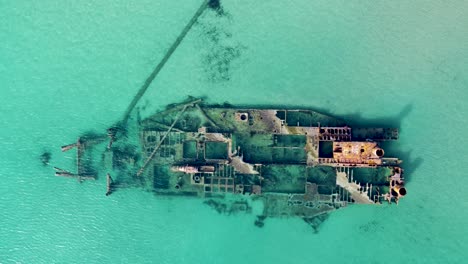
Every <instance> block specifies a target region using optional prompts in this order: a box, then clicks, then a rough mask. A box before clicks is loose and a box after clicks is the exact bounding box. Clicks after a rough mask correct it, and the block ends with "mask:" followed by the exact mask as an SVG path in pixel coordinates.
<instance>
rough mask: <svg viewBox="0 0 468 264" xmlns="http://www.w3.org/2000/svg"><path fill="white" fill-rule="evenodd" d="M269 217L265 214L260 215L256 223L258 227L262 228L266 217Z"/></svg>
mask: <svg viewBox="0 0 468 264" xmlns="http://www.w3.org/2000/svg"><path fill="white" fill-rule="evenodd" d="M266 218H267V217H266V216H264V215H258V216H257V219H256V220H255V222H254V224H255V226H256V227H259V228H262V227H263V226H264V225H265V219H266Z"/></svg>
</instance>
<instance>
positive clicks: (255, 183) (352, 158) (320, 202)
mask: <svg viewBox="0 0 468 264" xmlns="http://www.w3.org/2000/svg"><path fill="white" fill-rule="evenodd" d="M210 10H211V11H215V12H217V15H218V16H220V15H222V14H223V10H222V7H221V5H220V3H219V1H216V0H204V1H203V2H202V4H201V5H200V7H199V8H198V10H197V11H196V13H195V14H194V15H193V17H192V18H191V19H190V20H189V22H188V24H187V25H186V26H185V27H184V28H183V30H182V31H181V33H180V34H179V36H178V37H177V38H176V39H175V41H174V42H173V44H172V45H171V46H170V47H169V48H168V51H167V53H165V55H164V56H163V57H162V59H161V61H160V62H159V63H158V64H157V65H156V66H155V68H154V69H153V71H152V72H151V74H150V75H149V76H148V78H147V79H146V81H145V82H144V84H143V85H142V87H141V88H140V89H139V90H138V92H137V94H136V96H135V97H134V98H133V100H132V101H131V103H130V104H129V106H128V108H127V109H126V112H125V114H124V117H123V118H122V120H121V121H119V122H117V123H116V124H115V125H114V126H112V127H111V128H109V129H108V130H107V133H103V134H96V133H87V134H85V135H82V136H80V137H79V138H78V139H77V141H76V142H75V143H72V144H69V145H66V146H63V147H62V151H64V152H65V151H69V150H71V149H76V158H75V160H76V171H74V172H73V171H72V170H66V169H61V168H58V167H54V168H55V170H56V172H55V175H56V176H63V177H73V178H77V179H78V180H79V181H80V182H83V181H85V180H95V179H97V177H98V175H101V176H104V175H105V177H106V184H105V185H106V191H105V194H106V195H110V194H112V193H113V192H115V191H117V190H119V189H121V188H135V187H137V188H142V189H144V190H148V191H151V192H154V193H155V194H157V195H178V196H183V197H189V196H195V197H202V198H203V199H205V203H207V204H208V205H210V206H212V207H214V208H215V209H216V210H217V211H218V212H221V213H235V212H251V211H252V202H253V201H260V202H261V203H262V204H263V207H262V212H261V213H260V214H259V215H258V219H257V220H256V221H255V224H256V225H257V226H263V221H264V220H265V218H267V217H300V218H303V219H304V220H306V221H307V222H308V223H310V224H311V225H312V226H313V227H316V226H317V225H318V224H320V222H321V221H322V220H323V219H325V217H326V216H327V213H329V212H331V211H333V210H336V209H338V208H341V207H345V206H347V205H348V204H355V203H357V204H380V203H382V202H389V203H398V201H399V199H401V198H402V197H403V196H405V195H406V189H405V187H404V179H403V170H402V168H401V167H400V163H401V160H399V159H398V158H392V157H386V155H385V151H384V149H383V148H382V144H381V143H382V142H383V141H390V140H397V139H398V129H397V128H368V127H355V126H350V125H349V124H347V122H345V121H344V120H343V119H340V118H336V117H333V116H330V115H327V114H323V113H319V112H316V111H313V110H305V109H283V108H281V109H272V108H270V109H262V108H252V107H234V106H231V105H227V104H224V105H210V104H206V103H205V102H203V101H202V100H201V99H196V98H189V99H188V100H186V101H184V102H182V103H179V104H173V105H170V106H168V107H167V108H166V109H164V110H162V111H159V112H157V113H155V114H153V115H151V116H148V117H146V118H141V115H139V111H134V109H135V107H136V106H137V104H138V102H139V100H140V99H141V98H142V97H143V95H144V94H145V92H146V90H147V89H148V88H149V87H150V85H151V83H152V81H153V80H154V79H155V78H156V77H157V75H158V73H159V72H160V71H161V70H162V69H163V67H164V65H165V63H166V62H167V61H168V60H169V58H170V57H171V56H172V54H173V53H174V51H176V49H177V47H178V46H179V44H180V43H181V42H182V41H183V39H184V38H185V36H186V35H187V33H188V32H189V31H190V29H191V28H192V26H193V25H194V24H196V22H197V19H198V18H199V17H200V16H202V15H203V14H204V13H206V12H210ZM135 112H136V113H135ZM41 159H43V160H45V161H44V162H46V163H48V159H50V157H48V156H47V155H45V156H44V155H43V157H41Z"/></svg>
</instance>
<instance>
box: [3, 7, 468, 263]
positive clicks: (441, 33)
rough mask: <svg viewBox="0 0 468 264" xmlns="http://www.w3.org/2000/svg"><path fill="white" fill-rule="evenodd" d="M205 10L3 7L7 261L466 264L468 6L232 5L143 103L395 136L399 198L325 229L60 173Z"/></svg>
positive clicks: (210, 15)
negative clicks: (228, 107) (181, 104)
mask: <svg viewBox="0 0 468 264" xmlns="http://www.w3.org/2000/svg"><path fill="white" fill-rule="evenodd" d="M200 4H201V0H178V1H169V0H157V1H155V0H139V1H124V0H100V1H70V0H61V1H59V0H41V1H25V0H14V1H7V0H0V114H1V116H0V177H1V178H0V263H171V264H172V263H178V264H182V263H207V264H208V263H227V264H229V263H237V264H238V263H295V264H300V263H375V264H377V263H467V262H466V261H467V259H468V227H467V226H468V220H467V218H468V191H467V186H468V175H467V172H468V153H467V147H468V144H467V133H468V118H467V114H468V16H467V15H466V14H467V12H468V2H467V1H420V0H415V1H344V0H342V1H337V0H331V1H322V0H320V1H315V0H314V1H310V0H295V1H279V0H265V1H251V0H250V1H248V0H236V1H233V0H231V1H227V0H223V1H222V2H221V4H222V10H218V11H214V10H207V11H205V13H204V14H203V15H202V17H201V18H200V19H199V21H198V23H197V24H195V26H194V27H193V28H192V30H191V31H190V32H189V33H188V35H187V37H186V38H185V39H184V40H183V42H182V44H181V45H180V46H179V48H178V49H177V50H176V51H175V53H174V54H173V56H172V57H171V59H170V60H169V61H168V63H167V64H166V66H165V67H164V69H163V70H162V71H161V72H160V74H159V76H158V77H157V78H156V80H155V81H154V82H153V84H152V85H151V87H150V88H149V90H148V92H147V93H146V94H145V96H144V97H143V99H142V101H141V102H140V104H139V108H140V109H141V110H142V111H143V113H144V114H146V115H148V114H151V113H152V112H153V111H156V110H158V109H162V108H163V107H164V106H165V105H167V104H168V103H173V102H178V101H180V100H182V99H185V98H186V97H187V96H188V95H192V96H196V97H205V98H206V100H207V101H208V102H210V103H223V102H226V101H227V102H230V103H232V104H247V105H282V106H300V107H311V108H313V109H318V110H321V111H324V112H326V113H329V114H333V115H337V116H343V117H345V118H347V119H349V120H351V121H352V122H354V123H358V124H363V125H373V124H375V125H380V124H387V125H389V124H390V125H393V126H397V127H400V129H401V131H400V132H401V133H400V140H399V141H398V142H395V143H393V144H392V148H391V150H390V151H389V152H390V153H391V154H395V155H398V156H399V157H401V158H403V159H404V160H405V161H404V169H405V172H406V176H407V180H408V182H407V190H408V195H407V196H406V197H405V198H404V199H402V200H401V202H400V204H399V205H386V204H384V205H381V206H349V207H347V208H344V209H340V210H338V211H336V212H334V213H332V214H331V215H330V217H329V218H328V219H327V220H326V221H325V222H324V223H323V224H322V225H321V226H320V228H319V231H318V232H317V233H315V232H314V231H313V229H312V228H311V227H310V226H308V225H307V224H306V223H304V222H303V221H302V220H300V219H267V220H266V222H265V226H264V227H263V228H258V227H256V226H254V224H253V223H254V220H255V216H254V215H244V214H240V215H222V214H218V213H217V212H216V211H215V210H212V209H211V208H209V207H208V206H207V205H204V204H203V202H202V201H201V200H199V199H183V198H182V199H181V198H174V197H169V198H168V197H156V196H154V195H153V194H151V193H148V192H145V191H142V190H139V189H125V190H119V191H117V192H115V193H114V194H112V195H111V196H109V197H106V196H105V195H104V193H105V179H104V178H103V177H101V178H99V180H97V181H95V182H84V183H82V184H80V183H78V182H77V181H75V180H73V179H64V178H58V177H55V176H54V175H53V169H52V166H58V167H63V168H66V169H73V166H74V153H68V152H67V153H61V152H60V146H62V145H65V144H69V143H72V142H74V141H75V140H76V138H77V136H79V135H80V134H81V133H83V132H85V131H89V130H94V131H97V132H101V131H105V129H106V128H108V127H109V126H110V125H112V124H113V123H115V122H116V121H118V120H119V119H120V118H121V117H122V115H123V113H124V111H125V108H126V107H127V105H128V104H129V103H130V101H131V99H132V97H133V95H135V93H136V92H137V90H138V89H139V87H140V86H141V85H142V84H143V82H144V80H145V79H146V77H147V76H148V75H149V73H150V72H151V71H152V69H153V68H154V66H155V65H156V64H157V62H158V61H159V60H160V59H161V58H162V57H163V55H164V53H165V52H166V51H167V49H168V48H169V46H170V45H171V43H172V42H173V41H174V40H175V38H176V37H177V35H178V34H179V32H180V31H181V30H182V29H183V27H184V26H185V24H186V23H187V22H188V21H189V20H190V18H191V16H192V15H193V14H194V13H195V11H196V10H197V9H198V7H199V5H200ZM44 152H50V153H51V160H50V165H46V166H44V165H43V164H42V163H41V161H40V158H39V156H40V155H41V154H42V153H44ZM387 153H388V152H387Z"/></svg>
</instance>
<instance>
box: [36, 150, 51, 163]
mask: <svg viewBox="0 0 468 264" xmlns="http://www.w3.org/2000/svg"><path fill="white" fill-rule="evenodd" d="M39 158H40V160H41V162H42V165H44V166H47V165H49V161H50V159H51V158H52V154H51V153H50V152H48V151H45V152H44V153H42V154H41V156H40V157H39Z"/></svg>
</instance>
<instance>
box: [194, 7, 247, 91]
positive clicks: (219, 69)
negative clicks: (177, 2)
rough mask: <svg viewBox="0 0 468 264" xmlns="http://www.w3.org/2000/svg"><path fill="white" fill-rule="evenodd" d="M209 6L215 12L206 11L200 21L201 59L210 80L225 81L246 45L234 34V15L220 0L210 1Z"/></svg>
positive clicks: (227, 79) (228, 78) (229, 77)
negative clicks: (224, 7)
mask: <svg viewBox="0 0 468 264" xmlns="http://www.w3.org/2000/svg"><path fill="white" fill-rule="evenodd" d="M209 7H210V8H211V9H213V10H215V12H208V13H206V14H205V16H204V17H203V18H201V19H200V22H199V27H200V29H198V31H199V34H200V38H201V40H202V41H201V44H200V49H201V50H202V53H201V61H202V65H203V69H204V72H205V74H206V78H207V79H208V80H209V81H210V82H215V83H218V82H225V81H229V80H230V79H231V74H232V71H233V67H234V64H235V62H236V60H238V59H239V58H240V57H241V55H242V53H243V51H244V50H245V49H246V47H245V46H244V45H242V44H241V43H240V42H239V41H237V40H236V39H235V37H234V36H233V33H232V30H231V28H230V27H231V23H232V17H231V15H230V14H229V13H228V12H226V11H225V10H224V9H223V8H222V6H221V4H220V3H219V1H210V2H209Z"/></svg>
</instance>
